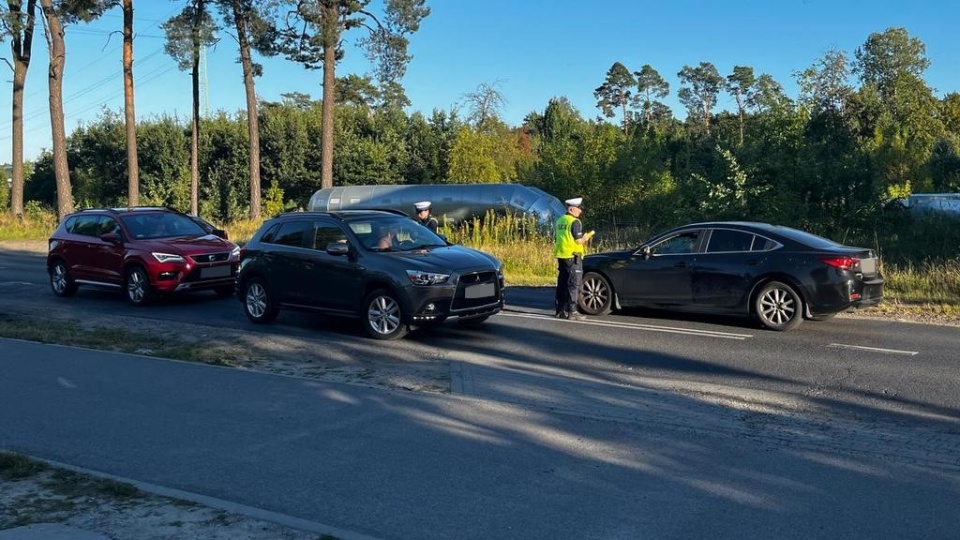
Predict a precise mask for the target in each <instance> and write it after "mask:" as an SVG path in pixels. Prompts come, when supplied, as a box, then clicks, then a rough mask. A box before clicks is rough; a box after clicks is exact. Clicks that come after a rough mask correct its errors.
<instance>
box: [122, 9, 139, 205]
mask: <svg viewBox="0 0 960 540" xmlns="http://www.w3.org/2000/svg"><path fill="white" fill-rule="evenodd" d="M133 104H134V101H133V0H123V108H124V113H125V116H126V124H127V125H126V127H127V206H129V207H130V208H133V207H135V206H139V205H140V164H139V161H138V158H137V115H136V114H135V112H134V106H133Z"/></svg>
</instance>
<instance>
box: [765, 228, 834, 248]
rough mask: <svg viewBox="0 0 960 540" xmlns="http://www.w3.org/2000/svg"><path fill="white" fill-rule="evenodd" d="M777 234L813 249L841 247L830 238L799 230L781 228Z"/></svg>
mask: <svg viewBox="0 0 960 540" xmlns="http://www.w3.org/2000/svg"><path fill="white" fill-rule="evenodd" d="M777 232H778V233H780V234H781V235H783V236H784V237H786V238H789V239H790V240H793V241H795V242H800V243H801V244H804V245H807V246H810V247H813V248H818V249H819V248H831V247H837V246H839V245H840V244H838V243H836V242H834V241H833V240H830V239H829V238H824V237H822V236H817V235H815V234H813V233H808V232H805V231H798V230H797V229H791V228H790V227H780V228H778V229H777Z"/></svg>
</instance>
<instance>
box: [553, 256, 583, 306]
mask: <svg viewBox="0 0 960 540" xmlns="http://www.w3.org/2000/svg"><path fill="white" fill-rule="evenodd" d="M582 284H583V258H582V257H580V256H579V255H575V256H573V257H571V258H569V259H557V293H556V298H555V300H554V307H555V308H556V311H557V313H573V312H574V311H577V301H578V300H579V299H580V286H581V285H582Z"/></svg>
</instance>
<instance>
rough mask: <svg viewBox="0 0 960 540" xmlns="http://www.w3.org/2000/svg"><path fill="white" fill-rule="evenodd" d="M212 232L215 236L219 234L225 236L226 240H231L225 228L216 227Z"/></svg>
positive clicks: (221, 236)
mask: <svg viewBox="0 0 960 540" xmlns="http://www.w3.org/2000/svg"><path fill="white" fill-rule="evenodd" d="M211 232H212V234H213V235H214V236H219V237H220V238H223V239H224V240H229V239H230V238H229V237H228V236H227V231H225V230H223V229H214V230H213V231H211Z"/></svg>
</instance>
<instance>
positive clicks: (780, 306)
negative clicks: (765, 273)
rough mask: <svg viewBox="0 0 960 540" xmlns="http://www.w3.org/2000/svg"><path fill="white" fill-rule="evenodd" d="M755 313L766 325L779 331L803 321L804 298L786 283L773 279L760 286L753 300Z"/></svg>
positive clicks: (788, 328) (794, 326)
mask: <svg viewBox="0 0 960 540" xmlns="http://www.w3.org/2000/svg"><path fill="white" fill-rule="evenodd" d="M753 309H754V313H755V314H756V316H757V319H758V320H759V321H760V324H762V325H763V326H764V327H766V328H769V329H770V330H776V331H778V332H784V331H786V330H791V329H793V328H796V327H797V326H798V325H799V324H800V323H801V322H803V300H801V299H800V295H799V294H797V291H795V290H793V287H790V286H789V285H787V284H786V283H783V282H780V281H771V282H769V283H767V284H765V285H764V286H763V287H761V288H760V292H758V293H757V296H756V297H755V298H754V300H753Z"/></svg>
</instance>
